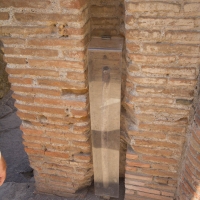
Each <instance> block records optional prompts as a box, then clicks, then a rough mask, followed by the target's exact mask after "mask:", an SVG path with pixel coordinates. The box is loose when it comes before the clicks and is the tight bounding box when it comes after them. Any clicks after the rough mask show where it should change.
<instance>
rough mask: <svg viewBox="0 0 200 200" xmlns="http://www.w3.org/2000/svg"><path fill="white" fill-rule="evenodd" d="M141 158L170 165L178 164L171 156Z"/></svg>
mask: <svg viewBox="0 0 200 200" xmlns="http://www.w3.org/2000/svg"><path fill="white" fill-rule="evenodd" d="M142 160H144V161H148V162H155V163H165V164H170V165H176V164H178V161H177V160H175V159H172V158H164V157H161V156H159V157H158V156H145V155H143V156H142Z"/></svg>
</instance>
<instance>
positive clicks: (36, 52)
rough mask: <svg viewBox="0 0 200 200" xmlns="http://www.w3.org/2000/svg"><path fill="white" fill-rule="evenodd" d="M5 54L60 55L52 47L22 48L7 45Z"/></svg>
mask: <svg viewBox="0 0 200 200" xmlns="http://www.w3.org/2000/svg"><path fill="white" fill-rule="evenodd" d="M4 53H5V54H14V55H21V56H22V55H23V56H38V57H56V56H58V51H57V50H50V49H30V48H26V49H22V48H12V47H6V48H5V52H4Z"/></svg>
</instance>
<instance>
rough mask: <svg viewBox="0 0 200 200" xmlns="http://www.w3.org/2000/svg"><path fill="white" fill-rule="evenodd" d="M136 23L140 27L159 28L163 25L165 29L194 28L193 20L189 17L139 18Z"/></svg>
mask: <svg viewBox="0 0 200 200" xmlns="http://www.w3.org/2000/svg"><path fill="white" fill-rule="evenodd" d="M138 25H139V27H141V28H149V27H151V29H153V30H160V29H161V28H162V27H165V29H166V30H191V29H193V28H194V20H193V19H190V18H188V19H187V18H185V19H181V18H180V19H174V18H164V19H162V18H160V19H159V18H142V17H141V18H139V19H138Z"/></svg>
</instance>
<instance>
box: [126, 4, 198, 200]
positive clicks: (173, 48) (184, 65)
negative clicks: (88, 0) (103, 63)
mask: <svg viewBox="0 0 200 200" xmlns="http://www.w3.org/2000/svg"><path fill="white" fill-rule="evenodd" d="M125 8H126V14H127V15H126V16H125V28H126V35H125V37H126V49H127V54H126V57H127V87H126V96H125V99H124V104H126V107H127V111H128V112H129V113H130V116H131V117H132V122H131V123H129V124H128V125H127V130H128V134H129V137H130V139H131V142H130V149H129V150H128V151H127V157H126V159H127V160H126V175H125V177H126V179H125V187H126V199H131V200H133V199H137V200H138V199H145V200H146V199H160V200H172V199H174V198H175V194H176V188H177V181H178V177H179V175H180V172H179V169H180V167H181V166H180V165H181V159H182V156H183V155H182V154H183V149H184V144H185V138H186V130H187V126H188V120H189V117H190V114H191V106H192V102H193V97H194V90H195V87H196V82H197V81H196V79H197V76H198V73H199V63H200V59H199V55H200V51H199V44H200V34H199V30H200V24H199V16H200V12H199V9H200V1H198V0H194V1H187V0H186V1H181V0H180V1H170V0H169V1H145V0H144V1H139V0H130V1H128V2H126V4H125Z"/></svg>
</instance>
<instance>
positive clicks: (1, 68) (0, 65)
mask: <svg viewBox="0 0 200 200" xmlns="http://www.w3.org/2000/svg"><path fill="white" fill-rule="evenodd" d="M0 18H1V13H0ZM2 45H3V44H2V42H1V40H0V99H1V98H2V97H3V96H4V95H5V94H6V93H7V92H8V91H9V89H10V83H9V82H8V74H7V73H6V71H5V68H6V63H5V61H4V59H3V51H2V48H3V46H2Z"/></svg>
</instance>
